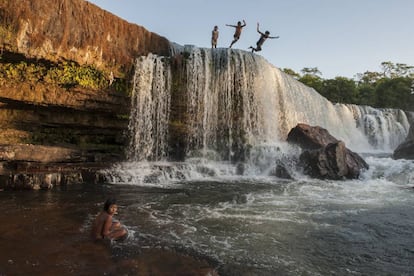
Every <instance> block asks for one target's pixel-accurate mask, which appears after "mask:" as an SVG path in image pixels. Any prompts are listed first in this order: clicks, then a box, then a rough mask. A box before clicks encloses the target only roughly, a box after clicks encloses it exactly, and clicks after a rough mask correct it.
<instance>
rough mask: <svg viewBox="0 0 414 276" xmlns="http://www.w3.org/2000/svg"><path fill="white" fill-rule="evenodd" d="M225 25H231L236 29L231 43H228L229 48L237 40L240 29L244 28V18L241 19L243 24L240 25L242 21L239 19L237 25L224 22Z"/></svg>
mask: <svg viewBox="0 0 414 276" xmlns="http://www.w3.org/2000/svg"><path fill="white" fill-rule="evenodd" d="M226 26H229V27H233V28H235V29H236V30H235V31H234V35H233V38H234V39H233V41H232V42H231V44H230V47H229V48H231V46H233V44H234V43H236V42H237V40H239V38H240V35H241V32H242V29H243V28H244V27H246V21H244V19H243V25H242V23H241V22H240V21H239V22H237V25H229V24H226Z"/></svg>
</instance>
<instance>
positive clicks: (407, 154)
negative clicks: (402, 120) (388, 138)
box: [393, 125, 414, 160]
mask: <svg viewBox="0 0 414 276" xmlns="http://www.w3.org/2000/svg"><path fill="white" fill-rule="evenodd" d="M393 157H394V159H411V160H414V125H411V127H410V131H409V132H408V136H407V138H406V139H405V141H404V142H403V143H402V144H401V145H399V146H398V147H397V148H396V149H395V150H394V154H393Z"/></svg>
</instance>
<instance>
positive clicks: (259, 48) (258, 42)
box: [249, 23, 279, 53]
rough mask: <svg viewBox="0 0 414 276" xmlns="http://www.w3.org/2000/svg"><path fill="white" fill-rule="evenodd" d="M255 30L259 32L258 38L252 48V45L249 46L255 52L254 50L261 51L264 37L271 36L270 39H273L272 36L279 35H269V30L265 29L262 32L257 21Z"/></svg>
mask: <svg viewBox="0 0 414 276" xmlns="http://www.w3.org/2000/svg"><path fill="white" fill-rule="evenodd" d="M257 32H258V33H259V34H260V38H259V40H258V41H257V42H256V48H254V47H253V46H250V47H249V49H252V53H253V52H255V51H256V52H259V51H261V50H262V45H263V43H264V42H265V41H266V39H268V38H271V39H273V38H279V36H270V32H269V31H266V32H264V33H262V32H261V31H260V30H259V23H257Z"/></svg>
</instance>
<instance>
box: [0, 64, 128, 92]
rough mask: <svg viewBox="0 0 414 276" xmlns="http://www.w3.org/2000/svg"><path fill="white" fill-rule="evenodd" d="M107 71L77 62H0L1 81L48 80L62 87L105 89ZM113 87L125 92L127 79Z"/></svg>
mask: <svg viewBox="0 0 414 276" xmlns="http://www.w3.org/2000/svg"><path fill="white" fill-rule="evenodd" d="M107 75H109V74H106V73H105V72H103V71H101V70H98V69H97V68H95V67H94V66H92V65H79V64H77V63H75V62H62V63H46V62H40V61H34V62H32V61H30V60H22V61H19V62H7V60H1V62H0V81H4V80H8V81H19V82H38V81H42V82H46V83H49V84H56V85H59V86H61V87H65V88H70V87H75V86H80V87H83V88H91V89H103V88H106V87H108V86H109V80H108V79H107V77H106V76H107ZM113 88H114V89H115V90H116V91H119V92H125V91H126V90H127V88H128V85H127V81H126V80H122V79H117V80H116V81H115V82H114V83H113Z"/></svg>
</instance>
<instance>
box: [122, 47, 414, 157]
mask: <svg viewBox="0 0 414 276" xmlns="http://www.w3.org/2000/svg"><path fill="white" fill-rule="evenodd" d="M174 53H175V56H173V57H171V58H165V57H157V56H154V55H149V56H147V57H140V58H139V59H137V61H136V72H135V78H134V86H133V87H134V91H133V103H132V106H133V108H132V113H131V119H130V131H131V137H132V138H131V144H130V149H129V155H128V156H129V158H130V160H132V161H140V160H165V159H168V158H170V157H171V156H169V153H170V152H171V147H174V145H175V147H176V150H180V151H183V156H184V157H185V158H187V157H192V156H206V155H209V154H211V153H212V152H213V153H214V154H215V157H214V158H217V159H219V160H233V161H234V160H237V161H245V160H246V159H248V158H249V157H248V156H249V154H250V153H251V150H252V148H255V147H261V146H263V145H270V146H275V145H276V146H279V147H280V145H281V144H283V141H284V140H285V139H286V137H287V134H288V132H289V131H290V129H291V128H293V127H295V126H296V125H297V124H298V123H306V124H309V125H318V126H321V127H323V128H326V129H327V130H328V131H329V132H330V133H331V134H332V135H333V136H335V137H336V138H338V139H340V140H342V141H344V142H345V143H346V145H347V147H349V148H351V149H352V150H354V151H357V152H370V151H388V152H389V151H391V150H393V149H394V148H395V147H396V146H397V145H398V144H399V143H401V142H402V141H403V140H404V139H405V137H406V135H407V133H408V129H409V122H408V119H407V116H406V114H405V113H404V112H402V111H400V110H392V109H374V108H372V107H367V106H357V105H348V104H333V103H331V102H329V101H328V100H327V99H326V98H324V97H322V96H321V95H320V94H318V93H317V92H316V91H315V90H314V89H312V88H309V87H307V86H305V85H303V84H302V83H300V82H299V81H297V80H295V79H294V78H292V77H291V76H289V75H287V74H285V73H283V72H281V71H280V70H279V69H278V68H276V67H274V66H273V65H271V64H270V63H268V62H267V61H266V60H265V59H264V58H262V57H261V56H258V55H256V54H252V53H249V52H246V51H241V50H234V49H203V48H197V47H194V46H184V47H181V46H180V47H176V49H175V51H174ZM177 60H179V62H178V61H177ZM177 64H178V65H177ZM177 110H180V114H179V115H177V112H176V111H177ZM172 111H175V113H174V112H172ZM171 113H174V114H175V115H174V116H173V115H172V114H171ZM172 121H173V122H172ZM177 125H180V127H181V129H182V130H181V131H182V132H184V135H181V136H180V138H177V137H174V136H173V135H172V134H171V133H174V132H176V130H174V129H173V128H174V126H177ZM177 140H180V142H179V143H178V142H177Z"/></svg>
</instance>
